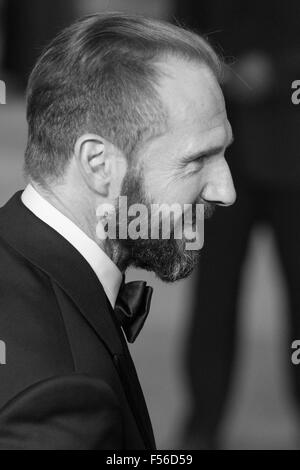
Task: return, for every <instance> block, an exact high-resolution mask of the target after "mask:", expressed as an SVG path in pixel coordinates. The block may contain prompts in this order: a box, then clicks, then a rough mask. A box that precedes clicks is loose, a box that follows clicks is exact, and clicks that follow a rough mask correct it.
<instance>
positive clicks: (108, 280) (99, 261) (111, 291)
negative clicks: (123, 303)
mask: <svg viewBox="0 0 300 470" xmlns="http://www.w3.org/2000/svg"><path fill="white" fill-rule="evenodd" d="M21 199H22V202H23V204H24V205H25V206H26V207H27V208H28V209H29V210H30V211H31V212H33V213H34V214H35V215H36V216H37V217H38V218H39V219H41V220H42V221H43V222H45V223H46V224H47V225H49V226H50V227H52V228H53V229H54V230H56V232H58V233H59V234H60V235H61V236H62V237H64V238H65V239H66V240H67V241H68V242H69V243H70V244H71V245H72V246H73V247H74V248H75V249H76V250H77V251H79V253H80V254H81V255H82V256H83V257H84V258H85V260H86V261H87V262H88V263H89V265H90V266H91V268H92V269H93V271H94V272H95V274H96V276H97V277H98V279H99V281H100V282H101V284H102V286H103V289H104V291H105V293H106V295H107V297H108V299H109V301H110V303H111V305H112V307H113V308H114V306H115V303H116V299H117V296H118V293H119V289H120V286H121V283H122V273H121V271H120V270H119V269H118V267H117V266H116V265H115V264H114V263H113V261H112V260H111V259H110V258H109V256H107V254H106V253H105V252H104V251H103V250H102V249H101V248H100V247H99V246H98V245H97V243H96V242H95V241H94V240H92V239H91V238H90V237H88V236H87V235H86V234H85V233H84V232H83V231H82V230H81V229H80V228H79V227H78V226H77V225H76V224H74V222H72V221H71V220H70V219H68V217H66V216H65V215H63V214H62V213H61V212H60V211H59V210H57V209H56V208H55V207H54V206H53V205H52V204H50V203H49V202H48V201H46V199H45V198H43V197H42V196H41V195H40V194H39V193H38V192H37V191H36V189H35V188H34V187H33V186H32V185H31V184H29V185H28V186H27V187H26V189H25V190H24V191H23V193H22V196H21Z"/></svg>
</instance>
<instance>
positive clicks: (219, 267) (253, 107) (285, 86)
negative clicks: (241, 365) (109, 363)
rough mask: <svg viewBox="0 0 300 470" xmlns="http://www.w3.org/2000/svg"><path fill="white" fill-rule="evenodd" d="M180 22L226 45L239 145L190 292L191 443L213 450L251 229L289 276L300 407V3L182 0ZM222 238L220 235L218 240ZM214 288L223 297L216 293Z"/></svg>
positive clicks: (188, 425) (188, 440) (294, 370)
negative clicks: (261, 232)
mask: <svg viewBox="0 0 300 470" xmlns="http://www.w3.org/2000/svg"><path fill="white" fill-rule="evenodd" d="M176 18H177V19H178V20H179V22H180V23H183V24H185V25H187V26H189V27H192V28H194V29H196V30H200V31H201V32H202V33H205V34H208V35H209V37H210V40H211V41H212V42H213V43H214V44H215V45H219V50H220V46H221V47H222V50H221V52H222V53H223V55H224V56H225V59H226V61H227V63H228V62H229V63H230V64H231V66H230V67H228V76H227V77H226V83H225V90H226V95H227V103H228V112H229V116H230V118H231V122H232V125H233V130H234V135H235V144H234V145H233V147H232V148H231V149H230V150H229V151H228V153H227V156H228V155H229V165H230V167H231V170H232V173H233V178H234V180H235V183H236V189H237V194H238V199H237V202H236V204H235V205H234V206H233V207H231V208H229V209H228V210H227V211H226V219H225V215H224V214H223V212H222V211H217V212H216V214H215V217H214V218H213V219H211V220H209V221H207V222H206V226H205V247H204V250H203V255H202V263H201V269H200V270H199V274H198V278H197V281H196V285H195V289H194V299H193V315H192V321H191V325H190V331H189V335H188V342H187V350H186V363H187V370H188V384H189V387H190V391H191V395H192V403H191V411H190V416H189V418H188V421H187V423H186V429H185V447H186V448H195V449H197V448H212V447H217V446H218V445H219V444H218V431H219V428H220V424H221V420H222V417H223V413H224V409H225V405H226V399H227V397H228V391H229V386H230V381H231V376H232V369H233V362H234V357H235V350H236V342H237V320H238V318H237V314H238V312H237V300H238V293H239V288H240V281H241V270H242V267H243V262H244V260H245V255H246V251H247V247H248V242H249V238H250V234H251V232H252V228H253V227H254V225H256V224H258V223H260V222H264V223H267V224H269V226H270V227H271V229H272V230H273V233H274V237H275V241H276V244H277V248H278V253H279V256H280V260H281V264H282V268H283V271H284V274H285V277H286V284H287V290H288V298H289V307H290V322H289V324H290V331H289V338H287V342H286V347H285V350H284V351H283V354H284V355H285V356H286V357H285V359H286V360H285V363H286V365H287V367H288V368H290V371H291V376H292V378H293V386H294V391H295V398H296V403H297V405H298V407H299V406H300V375H299V370H298V369H297V368H296V367H294V366H293V365H292V364H291V360H290V346H291V342H292V340H293V339H295V338H300V289H299V280H298V279H299V273H300V222H299V214H300V141H299V128H300V114H299V113H300V109H299V107H298V109H297V106H295V105H293V104H292V101H291V94H292V91H291V85H292V82H293V81H294V80H296V79H299V77H300V35H299V24H300V3H299V1H298V0H291V1H290V2H289V4H288V7H287V4H286V2H284V1H283V0H281V1H275V2H273V3H272V5H270V4H268V3H266V2H261V1H259V0H252V1H251V2H248V3H241V2H238V1H237V0H227V1H226V2H224V1H221V0H210V1H202V2H197V3H196V2H194V1H193V0H186V1H185V2H182V1H180V0H177V9H176ZM220 235H221V236H220ZM216 292H217V295H216Z"/></svg>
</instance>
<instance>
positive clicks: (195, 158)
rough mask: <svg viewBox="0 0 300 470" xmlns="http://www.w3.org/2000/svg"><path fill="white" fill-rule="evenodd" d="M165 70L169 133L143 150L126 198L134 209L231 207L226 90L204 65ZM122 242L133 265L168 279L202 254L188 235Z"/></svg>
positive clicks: (170, 65)
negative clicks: (190, 246) (188, 245)
mask: <svg viewBox="0 0 300 470" xmlns="http://www.w3.org/2000/svg"><path fill="white" fill-rule="evenodd" d="M160 67H161V68H162V70H163V71H164V72H165V73H166V76H164V77H163V78H162V80H161V83H160V88H159V92H160V95H161V99H162V102H163V103H164V104H165V107H166V109H167V111H168V114H169V120H168V130H167V132H166V133H164V134H163V135H161V136H159V137H156V138H155V139H152V140H150V141H149V142H147V143H146V144H145V145H144V147H143V148H142V149H141V150H140V152H139V155H138V156H137V157H136V162H137V167H136V168H135V169H129V172H128V174H127V175H126V177H125V179H124V182H123V188H122V192H121V194H123V195H126V196H127V197H128V204H129V205H130V204H134V203H143V204H145V205H146V206H147V207H150V204H169V205H173V204H174V203H175V204H179V205H180V206H181V207H182V208H184V205H185V204H189V205H193V206H195V205H196V204H204V206H205V212H206V214H207V215H208V214H211V213H212V209H213V208H214V206H215V205H223V206H228V205H231V204H233V203H234V201H235V198H236V194H235V189H234V186H233V182H232V178H231V174H230V170H229V168H228V165H227V163H226V161H225V158H224V153H225V150H226V148H227V147H228V145H229V144H230V143H231V141H232V131H231V127H230V124H229V122H228V119H227V114H226V109H225V103H224V98H223V94H222V91H221V89H220V87H219V85H218V83H217V81H216V79H215V78H214V76H213V74H212V73H211V72H210V71H209V69H208V68H206V67H205V66H199V65H196V64H192V63H187V62H182V61H180V60H176V59H170V60H169V61H168V62H167V63H165V64H162V65H160ZM183 212H184V210H183ZM193 212H194V215H195V211H193ZM174 223H176V220H175V221H174ZM194 224H195V219H194V218H193V220H192V224H191V225H192V226H194ZM173 228H174V226H173ZM188 228H189V227H186V226H185V227H184V229H188ZM192 228H193V227H192ZM121 243H122V244H123V245H124V248H125V247H126V248H127V249H128V250H129V253H130V264H132V265H134V266H136V267H140V268H144V269H147V270H150V271H154V272H155V273H156V274H157V275H158V276H159V277H160V278H161V279H162V280H164V281H169V282H172V281H175V280H178V279H181V278H184V277H186V276H187V275H189V274H190V272H191V271H192V269H193V268H194V266H195V264H196V263H197V261H198V259H199V251H187V250H186V239H185V236H184V233H183V238H182V239H181V240H177V239H174V237H173V236H171V238H169V239H168V240H166V239H151V238H148V239H147V240H142V239H138V240H134V241H133V240H122V241H121Z"/></svg>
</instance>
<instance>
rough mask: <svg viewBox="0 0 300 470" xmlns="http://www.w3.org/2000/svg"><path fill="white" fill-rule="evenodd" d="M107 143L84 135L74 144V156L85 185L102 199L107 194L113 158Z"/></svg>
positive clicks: (97, 137) (93, 136)
mask: <svg viewBox="0 0 300 470" xmlns="http://www.w3.org/2000/svg"><path fill="white" fill-rule="evenodd" d="M109 147H110V145H109V143H108V142H107V141H105V139H102V138H101V137H100V136H98V135H96V134H85V135H83V136H81V137H80V138H79V139H78V140H77V141H76V144H75V148H74V155H75V159H76V162H77V165H78V168H79V171H80V173H81V175H82V177H83V178H84V180H85V182H86V183H87V185H88V186H89V187H90V189H92V190H93V191H95V192H97V193H98V194H100V195H101V196H103V197H107V196H108V193H109V185H110V183H111V178H112V165H113V158H112V154H111V152H109Z"/></svg>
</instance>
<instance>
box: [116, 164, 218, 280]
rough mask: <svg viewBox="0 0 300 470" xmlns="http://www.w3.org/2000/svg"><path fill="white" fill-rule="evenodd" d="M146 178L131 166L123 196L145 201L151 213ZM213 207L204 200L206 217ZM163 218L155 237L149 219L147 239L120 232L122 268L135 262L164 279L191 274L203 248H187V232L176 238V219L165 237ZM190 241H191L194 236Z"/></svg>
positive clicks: (182, 277)
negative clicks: (157, 234) (122, 235)
mask: <svg viewBox="0 0 300 470" xmlns="http://www.w3.org/2000/svg"><path fill="white" fill-rule="evenodd" d="M143 181H144V180H143V176H142V174H141V173H139V174H136V173H134V172H133V171H130V170H129V171H128V172H127V174H126V176H125V178H124V181H123V184H122V188H121V193H120V196H126V198H127V205H128V207H130V206H131V205H133V204H143V205H145V206H146V207H147V208H148V214H151V202H150V201H149V200H148V198H147V196H146V193H145V189H144V184H143ZM199 203H200V200H199V198H198V199H197V200H196V201H194V203H193V204H192V225H193V230H194V227H195V225H196V216H195V214H196V205H197V204H199ZM202 204H203V203H202ZM116 206H117V207H116V213H117V221H118V222H117V223H118V224H120V223H122V221H120V217H119V208H118V207H119V206H118V204H117V205H116ZM214 207H215V206H214V204H208V203H207V204H204V215H205V217H206V218H207V217H210V216H211V215H212V213H213V211H214ZM182 217H183V216H182ZM161 222H162V221H161V220H160V227H159V234H160V236H159V237H158V238H155V239H154V238H152V237H151V236H150V230H151V222H150V220H148V225H147V226H148V227H149V236H148V237H147V239H143V238H137V239H135V240H133V239H131V238H130V237H127V238H126V239H121V238H120V237H118V236H117V239H116V240H115V241H114V242H115V243H116V244H117V245H118V247H117V248H118V251H119V252H120V253H123V257H122V258H121V260H122V261H121V262H122V266H121V268H122V269H124V268H127V267H129V266H133V267H136V268H141V269H145V270H146V271H151V272H154V273H155V274H156V275H157V276H158V277H159V278H160V279H161V280H162V281H164V282H175V281H178V280H180V279H184V278H186V277H188V276H189V275H190V274H191V273H192V271H193V270H194V268H195V267H196V265H197V264H198V263H199V260H200V257H201V252H200V250H187V249H186V242H187V240H186V238H185V236H184V234H183V236H182V238H181V239H177V238H175V236H174V233H175V230H174V221H173V223H172V225H173V227H172V228H171V230H170V237H169V238H168V239H164V238H162V236H161V234H162V227H161ZM124 223H127V226H129V224H130V218H129V217H128V220H127V221H126V222H124ZM117 233H118V227H117ZM188 241H189V242H191V240H188Z"/></svg>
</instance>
